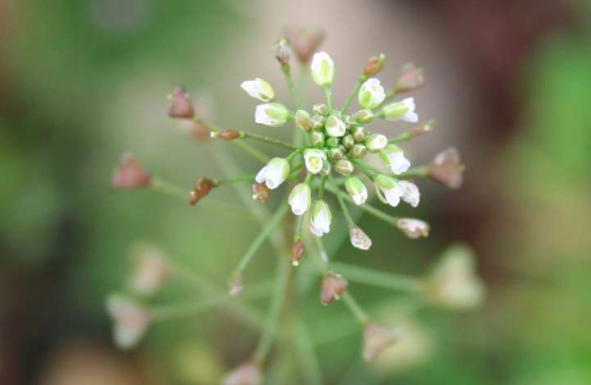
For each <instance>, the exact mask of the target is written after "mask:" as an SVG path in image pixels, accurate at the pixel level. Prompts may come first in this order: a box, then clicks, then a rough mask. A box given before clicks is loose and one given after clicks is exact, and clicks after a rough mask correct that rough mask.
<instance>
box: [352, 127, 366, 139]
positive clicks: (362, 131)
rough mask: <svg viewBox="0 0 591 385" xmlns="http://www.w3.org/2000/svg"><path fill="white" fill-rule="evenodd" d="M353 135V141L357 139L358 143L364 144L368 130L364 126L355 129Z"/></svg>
mask: <svg viewBox="0 0 591 385" xmlns="http://www.w3.org/2000/svg"><path fill="white" fill-rule="evenodd" d="M351 133H352V134H353V139H355V141H356V142H363V141H365V138H366V137H367V129H366V128H365V127H362V126H357V127H353V129H352V130H351Z"/></svg>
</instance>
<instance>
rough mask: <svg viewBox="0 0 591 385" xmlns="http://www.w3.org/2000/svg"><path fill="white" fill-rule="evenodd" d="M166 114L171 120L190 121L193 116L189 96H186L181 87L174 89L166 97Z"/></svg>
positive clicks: (193, 112)
mask: <svg viewBox="0 0 591 385" xmlns="http://www.w3.org/2000/svg"><path fill="white" fill-rule="evenodd" d="M167 113H168V116H169V117H171V118H173V119H192V118H193V116H195V110H194V109H193V104H192V103H191V100H189V94H187V92H186V91H185V89H184V88H183V87H181V86H178V87H176V88H175V89H174V90H173V91H172V92H171V93H170V94H169V95H168V107H167Z"/></svg>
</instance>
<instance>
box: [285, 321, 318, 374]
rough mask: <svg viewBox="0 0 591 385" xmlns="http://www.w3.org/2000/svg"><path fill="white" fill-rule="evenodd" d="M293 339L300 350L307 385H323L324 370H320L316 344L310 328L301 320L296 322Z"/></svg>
mask: <svg viewBox="0 0 591 385" xmlns="http://www.w3.org/2000/svg"><path fill="white" fill-rule="evenodd" d="M292 338H293V341H294V342H295V344H296V347H297V348H298V350H299V356H300V361H301V363H302V369H303V373H302V374H303V376H304V378H305V381H306V384H309V385H322V383H323V381H322V370H321V369H320V365H319V364H318V357H317V355H316V352H315V351H314V343H313V342H312V339H311V337H310V332H309V331H308V327H307V326H306V324H305V323H304V321H303V320H302V319H301V318H297V319H296V320H295V327H294V330H293V334H292Z"/></svg>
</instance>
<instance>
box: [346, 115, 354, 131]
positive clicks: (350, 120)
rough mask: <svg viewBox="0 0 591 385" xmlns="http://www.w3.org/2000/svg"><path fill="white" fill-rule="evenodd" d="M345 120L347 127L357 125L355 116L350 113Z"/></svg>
mask: <svg viewBox="0 0 591 385" xmlns="http://www.w3.org/2000/svg"><path fill="white" fill-rule="evenodd" d="M343 121H344V122H345V125H346V126H347V128H351V127H354V126H356V125H357V122H356V121H355V118H354V117H352V116H350V115H347V116H345V118H344V119H343Z"/></svg>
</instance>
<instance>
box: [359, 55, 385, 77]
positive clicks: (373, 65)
mask: <svg viewBox="0 0 591 385" xmlns="http://www.w3.org/2000/svg"><path fill="white" fill-rule="evenodd" d="M385 61H386V56H384V54H383V53H381V54H379V56H372V57H370V58H369V60H368V61H367V64H366V65H365V67H364V68H363V75H364V76H365V77H371V76H376V75H377V74H378V73H379V72H380V71H381V70H382V68H384V62H385Z"/></svg>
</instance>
